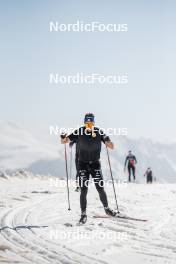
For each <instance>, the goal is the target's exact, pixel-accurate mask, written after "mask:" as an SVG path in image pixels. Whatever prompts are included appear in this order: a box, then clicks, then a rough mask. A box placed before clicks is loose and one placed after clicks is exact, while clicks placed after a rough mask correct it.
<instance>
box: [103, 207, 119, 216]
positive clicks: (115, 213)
mask: <svg viewBox="0 0 176 264" xmlns="http://www.w3.org/2000/svg"><path fill="white" fill-rule="evenodd" d="M104 209H105V213H106V214H107V215H109V216H116V215H117V212H115V211H113V210H112V209H110V208H109V207H105V208H104Z"/></svg>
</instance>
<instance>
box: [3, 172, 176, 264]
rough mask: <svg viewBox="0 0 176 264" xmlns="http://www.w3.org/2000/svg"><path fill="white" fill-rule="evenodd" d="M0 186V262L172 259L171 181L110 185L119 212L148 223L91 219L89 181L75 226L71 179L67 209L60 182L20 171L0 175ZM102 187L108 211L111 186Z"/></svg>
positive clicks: (94, 207)
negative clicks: (81, 218)
mask: <svg viewBox="0 0 176 264" xmlns="http://www.w3.org/2000/svg"><path fill="white" fill-rule="evenodd" d="M0 185H1V191H0V228H1V229H2V230H1V232H0V263H23V264H25V263H31V264H32V263H35V264H41V263H42V264H50V263H67V264H72V263H85V264H86V263H92V264H95V263H96V264H98V263H109V264H110V263H111V264H117V263H118V264H130V263H136V264H141V263H144V264H148V263H160V264H166V263H167V264H174V263H175V259H176V227H175V223H176V199H175V195H176V184H159V183H154V184H152V185H147V184H134V183H131V184H121V185H116V190H117V194H118V203H119V205H120V211H121V212H122V213H125V214H127V215H129V216H131V217H138V218H142V219H148V222H136V221H130V220H124V219H113V218H108V219H97V218H96V219H95V218H93V216H94V215H95V214H101V215H104V211H103V208H102V205H101V203H100V201H99V197H98V193H97V192H96V190H95V187H94V185H93V184H90V186H89V187H90V188H89V193H88V209H87V210H88V211H87V213H88V221H87V223H86V224H85V225H84V226H77V225H76V223H77V221H78V220H79V216H80V208H79V193H77V192H75V191H74V189H75V186H74V182H72V181H71V182H70V185H71V186H70V197H71V209H72V210H71V211H68V207H67V193H66V182H65V181H64V180H59V179H56V178H55V177H48V176H39V175H33V174H31V173H28V172H26V171H23V172H16V173H15V174H14V175H13V177H12V176H9V175H6V177H0ZM106 191H107V195H108V198H109V205H110V207H111V208H113V209H114V208H115V203H114V198H113V191H112V186H111V185H108V186H106ZM29 226H31V228H27V227H29ZM10 227H11V229H10ZM15 227H18V228H17V229H16V230H13V229H14V228H15Z"/></svg>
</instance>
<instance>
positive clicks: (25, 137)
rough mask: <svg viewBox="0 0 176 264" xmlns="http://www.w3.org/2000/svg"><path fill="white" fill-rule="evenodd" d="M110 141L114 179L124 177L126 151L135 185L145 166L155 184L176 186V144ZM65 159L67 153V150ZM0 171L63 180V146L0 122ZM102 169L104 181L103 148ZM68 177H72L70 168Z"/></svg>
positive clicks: (104, 159) (104, 161)
mask: <svg viewBox="0 0 176 264" xmlns="http://www.w3.org/2000/svg"><path fill="white" fill-rule="evenodd" d="M52 137H53V136H52ZM113 140H114V142H115V146H116V149H115V150H113V151H111V152H110V157H111V163H112V168H113V173H114V177H115V178H116V179H125V177H126V176H127V175H126V174H124V172H123V167H124V160H125V156H126V154H127V152H128V150H129V149H130V150H132V151H133V152H134V154H135V155H136V157H137V160H138V165H137V179H138V181H139V182H143V181H144V177H143V174H144V172H145V170H146V168H147V167H148V166H150V167H151V168H152V169H153V173H154V176H155V177H156V179H157V180H158V181H162V182H165V181H166V182H176V144H172V145H167V144H161V143H154V142H152V141H151V140H149V139H139V140H134V139H129V138H126V137H124V136H123V137H122V136H121V137H117V138H115V139H113ZM73 155H74V151H73ZM69 157H70V149H68V158H69ZM73 162H74V159H73ZM73 165H74V164H73ZM0 168H1V169H2V170H15V169H21V168H25V169H27V170H29V171H31V172H33V173H38V174H52V175H55V176H58V177H60V178H61V177H64V175H65V172H64V150H63V146H62V145H60V144H58V138H57V137H56V138H55V139H54V144H53V138H51V141H50V139H49V140H48V141H47V142H46V141H44V140H39V139H36V138H35V137H34V136H33V135H31V134H30V133H29V132H28V131H27V130H25V129H24V128H23V127H20V126H18V125H16V124H15V123H13V122H0ZM102 168H103V172H104V176H105V178H107V179H108V178H109V168H108V163H107V156H106V149H105V148H104V147H103V148H102ZM72 175H73V177H74V166H73V173H72Z"/></svg>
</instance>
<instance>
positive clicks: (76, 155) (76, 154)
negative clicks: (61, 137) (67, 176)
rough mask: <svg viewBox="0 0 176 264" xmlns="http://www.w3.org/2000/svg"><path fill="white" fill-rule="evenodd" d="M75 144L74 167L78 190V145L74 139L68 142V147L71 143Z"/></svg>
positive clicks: (77, 190)
mask: <svg viewBox="0 0 176 264" xmlns="http://www.w3.org/2000/svg"><path fill="white" fill-rule="evenodd" d="M74 144H76V150H75V167H76V189H75V191H76V192H79V190H80V187H79V182H78V145H77V143H76V141H71V142H70V143H69V147H70V148H72V147H73V145H74Z"/></svg>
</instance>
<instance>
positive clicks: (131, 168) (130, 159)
mask: <svg viewBox="0 0 176 264" xmlns="http://www.w3.org/2000/svg"><path fill="white" fill-rule="evenodd" d="M136 163H137V160H136V157H135V155H133V154H132V152H131V150H129V152H128V156H127V157H126V159H125V166H124V170H125V169H126V165H127V167H128V180H129V182H131V172H132V173H133V179H134V181H135V179H136V174H135V172H136V168H135V165H136Z"/></svg>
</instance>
